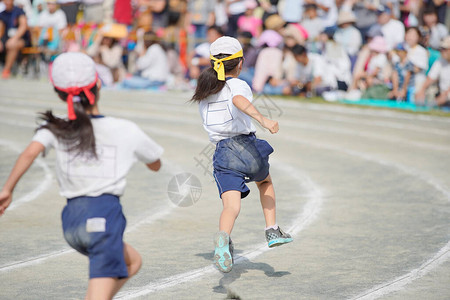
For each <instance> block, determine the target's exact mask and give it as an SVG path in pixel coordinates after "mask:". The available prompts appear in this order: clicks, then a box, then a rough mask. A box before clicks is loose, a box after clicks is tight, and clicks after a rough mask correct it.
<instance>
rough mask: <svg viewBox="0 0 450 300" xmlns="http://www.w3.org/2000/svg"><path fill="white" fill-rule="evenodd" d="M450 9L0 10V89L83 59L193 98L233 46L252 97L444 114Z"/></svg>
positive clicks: (378, 2)
mask: <svg viewBox="0 0 450 300" xmlns="http://www.w3.org/2000/svg"><path fill="white" fill-rule="evenodd" d="M449 10H450V2H449V1H448V0H280V1H276V0H259V1H256V0H209V1H205V0H184V1H183V0H2V1H1V2H0V36H1V41H0V65H1V67H2V79H7V78H9V77H11V76H14V75H23V76H34V77H40V76H47V74H48V72H49V69H51V63H52V61H53V59H54V58H55V57H56V56H57V55H58V54H59V53H61V52H67V51H82V52H85V53H87V54H88V55H90V56H91V57H92V58H93V59H94V61H95V62H96V64H97V71H98V74H99V77H100V79H101V80H102V82H103V84H104V85H106V86H113V87H118V88H129V89H149V88H151V89H153V88H155V89H189V88H193V87H195V85H196V80H197V78H198V76H199V74H200V73H201V71H202V70H203V69H205V68H207V67H209V66H210V59H209V45H210V43H212V42H213V41H214V40H215V39H217V38H218V37H220V36H222V35H229V36H234V37H237V38H238V39H239V41H240V42H241V43H242V45H243V48H244V56H245V60H244V64H243V69H242V72H241V74H240V78H241V79H243V80H245V81H246V82H247V83H248V84H249V85H250V86H251V87H252V89H253V90H254V91H255V92H256V93H261V92H262V93H266V94H271V95H299V96H303V97H313V96H321V97H323V98H324V99H326V100H329V101H334V100H337V99H350V100H358V99H383V100H393V101H398V102H409V103H414V104H416V105H427V106H449V103H450V36H449V27H450V12H449Z"/></svg>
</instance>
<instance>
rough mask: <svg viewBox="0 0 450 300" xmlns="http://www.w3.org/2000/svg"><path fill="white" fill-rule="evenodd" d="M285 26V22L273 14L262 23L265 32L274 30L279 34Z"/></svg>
mask: <svg viewBox="0 0 450 300" xmlns="http://www.w3.org/2000/svg"><path fill="white" fill-rule="evenodd" d="M285 25H286V22H285V21H284V20H283V18H282V17H280V15H278V14H273V15H271V16H269V17H268V18H267V19H266V21H264V27H265V28H266V29H267V30H275V31H277V32H278V33H280V34H281V31H282V29H283V27H284V26H285Z"/></svg>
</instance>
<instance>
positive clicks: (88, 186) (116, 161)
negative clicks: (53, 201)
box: [33, 117, 163, 198]
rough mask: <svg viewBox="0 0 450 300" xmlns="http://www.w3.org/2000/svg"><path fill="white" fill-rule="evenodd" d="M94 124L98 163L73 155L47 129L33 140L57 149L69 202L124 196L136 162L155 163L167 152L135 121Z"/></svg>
mask: <svg viewBox="0 0 450 300" xmlns="http://www.w3.org/2000/svg"><path fill="white" fill-rule="evenodd" d="M91 120H92V126H93V128H94V135H95V142H96V147H97V156H98V159H95V158H86V157H85V156H83V155H78V156H74V155H73V154H72V155H71V154H69V153H68V152H67V151H65V150H64V149H65V146H64V144H62V143H60V142H59V141H58V140H57V138H56V137H55V136H54V135H53V133H51V132H50V131H49V130H47V129H41V130H38V131H37V132H36V134H35V135H34V137H33V141H36V142H39V143H41V144H42V145H44V147H45V152H48V151H49V150H50V149H51V148H54V149H55V151H56V177H57V178H58V183H59V187H60V194H61V195H62V196H64V197H66V198H74V197H79V196H92V197H96V196H99V195H101V194H113V195H117V196H121V195H122V194H123V192H124V190H125V185H126V179H125V176H126V175H127V173H128V171H129V170H130V168H131V166H132V165H133V164H134V162H136V161H137V160H139V161H142V162H143V163H147V164H148V163H153V162H155V161H157V160H158V159H159V158H160V157H161V155H162V153H163V148H162V147H161V146H159V145H158V144H157V143H155V142H154V141H153V140H152V139H151V138H150V137H148V136H147V135H146V134H145V133H144V132H143V131H142V130H141V129H140V128H139V127H138V126H137V125H136V124H135V123H133V122H131V121H128V120H123V119H117V118H112V117H103V118H93V119H91Z"/></svg>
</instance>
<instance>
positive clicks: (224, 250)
mask: <svg viewBox="0 0 450 300" xmlns="http://www.w3.org/2000/svg"><path fill="white" fill-rule="evenodd" d="M214 246H215V247H216V249H215V251H214V264H215V265H216V267H217V268H218V269H219V270H220V271H221V272H224V273H228V272H230V271H231V268H233V250H234V246H233V243H232V242H231V239H230V236H229V235H228V233H226V232H225V231H219V232H218V233H216V235H215V236H214Z"/></svg>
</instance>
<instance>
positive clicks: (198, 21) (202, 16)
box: [185, 0, 216, 45]
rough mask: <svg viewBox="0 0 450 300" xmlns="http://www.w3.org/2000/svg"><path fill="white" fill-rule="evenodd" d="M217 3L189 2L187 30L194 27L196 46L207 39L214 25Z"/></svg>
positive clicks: (200, 0) (195, 0)
mask: <svg viewBox="0 0 450 300" xmlns="http://www.w3.org/2000/svg"><path fill="white" fill-rule="evenodd" d="M215 4H216V1H207V0H192V1H189V2H188V11H187V14H186V19H185V21H186V28H188V27H190V26H193V27H194V39H195V45H199V44H200V43H202V42H204V40H205V39H206V32H207V31H208V27H210V26H212V25H214V22H215V20H214V18H215V17H214V8H215Z"/></svg>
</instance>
